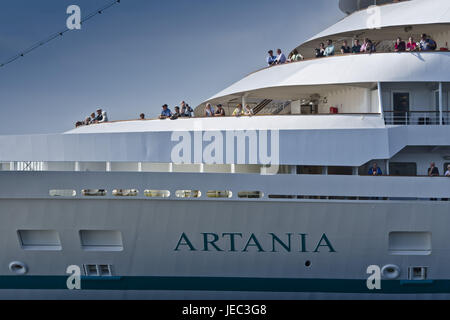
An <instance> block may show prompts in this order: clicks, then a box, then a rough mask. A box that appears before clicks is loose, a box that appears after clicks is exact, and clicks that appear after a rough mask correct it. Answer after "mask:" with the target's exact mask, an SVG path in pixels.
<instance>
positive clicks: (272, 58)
mask: <svg viewBox="0 0 450 320" xmlns="http://www.w3.org/2000/svg"><path fill="white" fill-rule="evenodd" d="M268 54H269V56H268V57H267V64H268V65H269V67H270V66H272V65H274V64H275V61H276V60H277V57H275V56H274V55H273V50H269V52H268Z"/></svg>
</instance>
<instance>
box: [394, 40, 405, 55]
mask: <svg viewBox="0 0 450 320" xmlns="http://www.w3.org/2000/svg"><path fill="white" fill-rule="evenodd" d="M404 51H406V43H405V41H403V40H402V38H400V37H398V38H397V41H396V42H395V52H404Z"/></svg>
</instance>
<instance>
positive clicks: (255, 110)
mask: <svg viewBox="0 0 450 320" xmlns="http://www.w3.org/2000/svg"><path fill="white" fill-rule="evenodd" d="M271 102H272V100H269V99H265V100H263V101H261V102H260V103H259V104H258V105H257V106H256V107H254V108H253V113H254V114H258V113H259V112H261V110H262V109H264V108H265V107H267V106H268V105H269V103H271Z"/></svg>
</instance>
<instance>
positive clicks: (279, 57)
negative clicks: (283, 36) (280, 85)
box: [275, 49, 286, 64]
mask: <svg viewBox="0 0 450 320" xmlns="http://www.w3.org/2000/svg"><path fill="white" fill-rule="evenodd" d="M275 63H276V64H284V63H286V56H285V55H284V53H283V52H282V51H281V49H278V50H277V58H276V60H275Z"/></svg>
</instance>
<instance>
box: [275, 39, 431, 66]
mask: <svg viewBox="0 0 450 320" xmlns="http://www.w3.org/2000/svg"><path fill="white" fill-rule="evenodd" d="M378 44H379V42H378V43H375V42H373V41H372V40H370V39H369V38H365V39H364V41H363V43H361V42H360V40H359V39H355V40H354V41H353V44H352V46H351V47H350V46H349V44H348V41H347V40H344V41H343V42H342V45H341V48H340V52H341V54H349V53H353V54H358V53H373V52H376V48H377V46H378ZM436 49H437V43H436V41H434V40H433V39H431V37H429V36H428V35H427V34H425V33H424V34H422V35H421V37H420V41H417V42H416V41H414V38H413V37H412V36H411V37H409V39H408V42H405V41H403V40H402V38H401V37H398V38H397V40H396V41H395V43H394V51H395V52H406V51H409V52H413V51H434V50H436ZM335 53H336V48H335V46H334V44H333V40H328V41H327V44H326V45H325V44H324V43H320V45H319V48H316V49H315V56H316V58H321V57H330V56H334V55H335ZM268 54H269V56H268V57H267V65H268V66H274V65H279V64H285V63H289V62H295V61H300V60H303V59H304V58H303V56H302V55H301V54H300V53H299V52H298V51H297V50H294V51H293V52H292V54H291V55H290V56H289V58H286V56H285V55H284V53H283V52H282V51H281V49H278V50H277V55H274V54H273V50H269V52H268Z"/></svg>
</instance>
